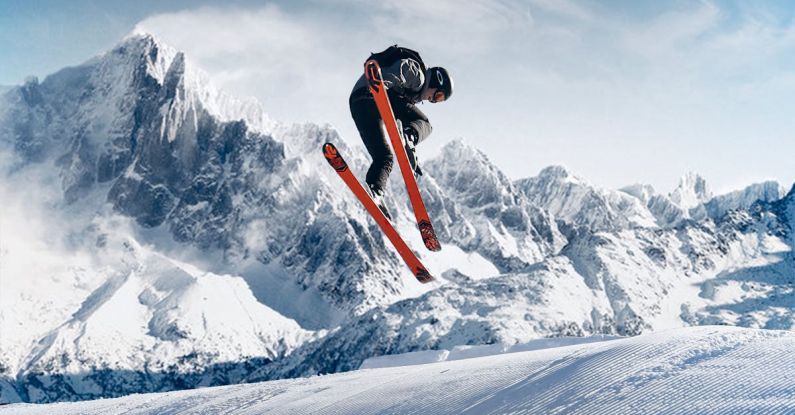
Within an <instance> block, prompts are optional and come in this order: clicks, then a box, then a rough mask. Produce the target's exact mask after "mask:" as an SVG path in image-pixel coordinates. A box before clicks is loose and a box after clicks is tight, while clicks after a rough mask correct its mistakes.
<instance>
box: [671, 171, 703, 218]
mask: <svg viewBox="0 0 795 415" xmlns="http://www.w3.org/2000/svg"><path fill="white" fill-rule="evenodd" d="M670 198H671V200H672V201H673V202H674V203H676V204H677V205H679V206H680V207H682V208H684V209H690V208H694V207H696V206H699V205H701V204H704V203H706V202H708V201H709V200H710V199H711V198H712V191H711V190H710V189H709V186H707V181H706V180H704V178H703V177H701V175H699V174H698V173H695V172H688V173H687V174H685V175H684V176H682V178H681V179H679V185H678V186H677V187H676V189H674V191H673V192H671V195H670Z"/></svg>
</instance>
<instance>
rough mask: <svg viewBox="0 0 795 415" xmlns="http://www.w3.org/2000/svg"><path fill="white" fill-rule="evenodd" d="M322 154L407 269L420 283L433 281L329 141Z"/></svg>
mask: <svg viewBox="0 0 795 415" xmlns="http://www.w3.org/2000/svg"><path fill="white" fill-rule="evenodd" d="M323 155H324V156H325V157H326V161H328V162H329V164H330V165H331V167H333V168H334V170H336V171H337V173H338V174H339V175H340V177H341V178H342V180H343V181H344V182H345V184H347V185H348V187H350V188H351V191H352V192H353V194H354V195H356V197H357V198H358V199H359V201H360V202H362V204H363V205H364V208H365V209H367V212H368V213H370V215H371V216H372V217H373V219H375V223H377V224H378V226H379V227H381V230H382V231H384V234H386V237H387V238H389V241H390V242H392V245H393V246H394V247H395V249H396V250H397V251H398V254H400V257H401V258H403V261H404V262H405V263H406V265H408V267H409V269H411V272H412V273H414V276H415V277H416V278H417V280H418V281H419V282H421V283H426V282H430V281H433V277H432V276H431V274H430V273H429V272H428V270H427V269H425V266H424V265H422V263H421V262H420V260H419V259H417V256H416V255H414V252H412V251H411V248H409V247H408V245H406V242H405V241H403V238H401V237H400V234H398V233H397V231H396V230H395V228H394V227H393V226H392V223H391V222H389V219H387V218H386V216H384V213H383V212H381V209H379V208H378V206H377V205H376V204H375V202H374V201H373V199H372V198H371V197H370V194H369V193H367V190H365V189H364V187H363V186H362V184H361V183H359V180H357V179H356V177H355V176H354V175H353V173H352V172H351V170H350V169H349V168H348V163H346V162H345V160H343V158H342V156H341V155H340V153H339V151H337V148H336V147H334V145H333V144H331V143H326V144H324V145H323Z"/></svg>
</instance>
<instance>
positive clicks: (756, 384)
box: [0, 326, 795, 415]
mask: <svg viewBox="0 0 795 415" xmlns="http://www.w3.org/2000/svg"><path fill="white" fill-rule="evenodd" d="M580 340H582V342H581V343H579V342H577V341H571V340H568V339H560V340H557V341H558V342H559V343H558V344H555V342H556V341H555V340H546V341H545V342H547V344H545V345H539V344H534V343H529V344H527V345H521V346H514V347H513V348H508V349H507V350H505V351H507V353H505V352H503V349H501V348H494V347H492V348H490V349H488V346H486V348H487V349H486V350H485V352H486V353H485V354H487V355H485V356H484V355H483V354H484V353H473V355H474V356H476V357H468V356H466V355H461V353H460V352H459V356H458V358H456V351H455V350H453V351H450V352H448V354H447V355H446V357H443V358H440V359H438V360H440V361H438V362H436V363H431V364H421V363H422V361H418V360H417V359H416V356H410V355H409V356H392V357H390V358H389V360H390V362H389V363H390V365H389V366H391V367H382V368H375V369H366V370H358V371H352V372H348V373H343V374H337V375H329V376H319V377H312V378H304V379H291V380H282V381H272V382H263V383H257V384H248V385H235V386H225V387H215V388H206V389H198V390H191V391H181V392H169V393H161V394H147V395H134V396H128V397H124V398H117V399H108V400H100V401H90V402H80V403H57V404H47V405H24V404H14V405H10V406H8V407H5V408H0V415H4V414H18V415H26V414H30V415H33V414H50V413H59V414H103V415H104V414H122V413H124V414H173V413H197V414H199V413H202V414H203V413H206V414H261V413H272V414H298V413H300V414H408V413H417V414H420V413H424V414H509V413H510V414H542V413H547V414H552V413H555V414H573V413H578V414H629V413H636V414H694V413H698V414H728V413H732V414H753V413H765V414H773V413H775V414H785V413H793V412H795V358H793V356H792V353H791V351H792V350H793V347H795V333H792V332H789V331H769V330H756V329H741V328H730V327H712V326H704V327H697V328H688V329H678V330H670V331H665V332H659V333H654V334H649V335H643V336H637V337H633V338H626V339H620V340H611V341H597V342H592V343H588V340H589V339H587V338H586V339H580ZM572 343H573V344H572ZM539 346H546V348H542V349H537V348H538V347H539ZM561 346H562V347H561ZM523 350H530V351H523ZM495 352H496V353H497V354H494V353H495Z"/></svg>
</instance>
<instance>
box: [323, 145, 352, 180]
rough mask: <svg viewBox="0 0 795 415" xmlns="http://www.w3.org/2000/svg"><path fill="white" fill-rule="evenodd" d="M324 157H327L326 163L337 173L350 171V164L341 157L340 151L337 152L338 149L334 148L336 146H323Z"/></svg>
mask: <svg viewBox="0 0 795 415" xmlns="http://www.w3.org/2000/svg"><path fill="white" fill-rule="evenodd" d="M323 156H324V157H326V161H328V163H329V164H330V165H331V167H333V168H334V170H336V171H337V172H340V173H341V172H344V171H345V170H348V163H346V162H345V160H344V159H343V158H342V156H340V153H339V151H337V147H334V144H331V143H326V144H323Z"/></svg>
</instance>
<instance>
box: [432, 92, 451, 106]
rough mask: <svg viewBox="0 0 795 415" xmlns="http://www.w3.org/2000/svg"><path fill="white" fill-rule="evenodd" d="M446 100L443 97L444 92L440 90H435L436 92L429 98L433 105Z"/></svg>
mask: <svg viewBox="0 0 795 415" xmlns="http://www.w3.org/2000/svg"><path fill="white" fill-rule="evenodd" d="M446 99H447V97H445V96H444V91H442V90H440V89H437V90H436V92H434V93H433V96H431V102H433V103H434V104H435V103H437V102H442V101H444V100H446Z"/></svg>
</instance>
